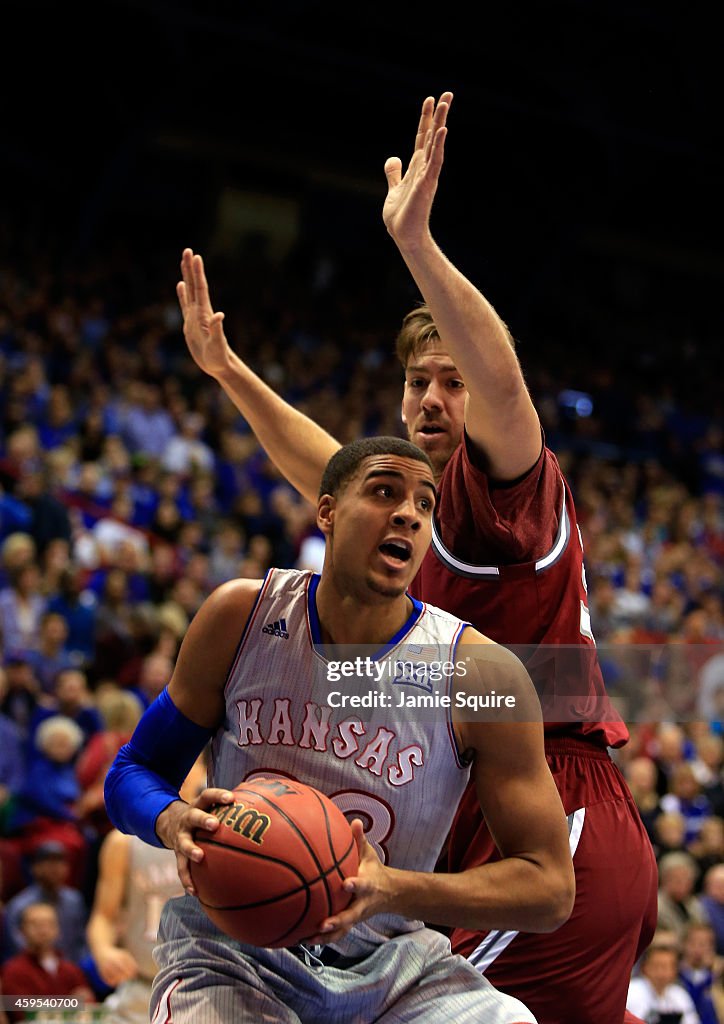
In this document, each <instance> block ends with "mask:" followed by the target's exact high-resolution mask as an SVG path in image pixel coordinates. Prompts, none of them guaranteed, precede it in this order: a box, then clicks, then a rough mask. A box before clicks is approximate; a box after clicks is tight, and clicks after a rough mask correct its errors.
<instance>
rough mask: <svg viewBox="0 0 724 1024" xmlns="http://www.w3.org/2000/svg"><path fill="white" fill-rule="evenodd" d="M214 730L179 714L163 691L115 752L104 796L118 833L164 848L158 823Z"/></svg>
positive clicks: (165, 691) (166, 690)
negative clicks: (118, 830) (127, 739)
mask: <svg viewBox="0 0 724 1024" xmlns="http://www.w3.org/2000/svg"><path fill="white" fill-rule="evenodd" d="M215 732H216V730H215V729H205V728H204V727H203V726H200V725H197V724H196V723H195V722H192V721H191V719H189V718H187V717H186V715H184V714H182V713H181V712H180V711H179V709H178V708H177V707H176V705H175V704H174V702H173V701H172V700H171V697H170V695H169V692H168V687H166V688H165V689H164V690H163V691H162V692H161V693H160V694H159V696H158V697H157V698H156V700H155V701H154V702H153V704H151V706H150V707H149V708H148V709H147V710H146V711H145V712H144V714H143V717H142V718H141V720H140V722H139V723H138V725H137V726H136V729H135V732H134V733H133V736H132V737H131V739H130V740H129V742H128V743H126V744H124V746H122V747H121V749H120V750H119V751H118V753H117V755H116V758H115V760H114V761H113V764H112V765H111V767H110V769H109V771H108V774H107V775H106V780H105V786H104V793H105V801H106V809H107V811H108V816H109V818H110V819H111V821H112V822H113V824H114V825H115V826H116V828H117V829H120V831H121V832H125V833H126V834H128V835H136V836H139V837H140V838H141V839H143V841H144V842H146V843H149V844H150V845H151V846H163V843H162V842H161V840H160V839H159V838H158V836H157V835H156V819H157V818H158V816H159V814H160V813H161V811H163V810H164V808H166V807H168V805H169V804H170V803H173V801H174V800H178V799H179V795H178V791H179V789H180V787H181V785H182V783H183V781H184V779H185V778H186V776H187V775H188V773H189V772H190V771H191V768H192V766H193V764H194V761H195V760H196V758H197V757H198V756H199V754H200V753H201V751H202V750H203V749H204V747H205V746H206V744H207V743H208V741H209V740H210V739H211V737H212V736H213V735H214V733H215Z"/></svg>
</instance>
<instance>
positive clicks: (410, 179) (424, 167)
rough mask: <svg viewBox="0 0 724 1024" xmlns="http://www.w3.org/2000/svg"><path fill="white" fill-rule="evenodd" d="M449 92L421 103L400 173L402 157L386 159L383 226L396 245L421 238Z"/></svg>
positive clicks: (442, 147)
mask: <svg viewBox="0 0 724 1024" xmlns="http://www.w3.org/2000/svg"><path fill="white" fill-rule="evenodd" d="M452 98H453V96H452V93H451V92H444V93H443V94H442V96H441V97H440V99H439V100H438V102H437V104H436V103H435V99H434V97H433V96H428V97H427V99H426V100H425V101H424V103H423V104H422V113H421V114H420V123H419V125H418V128H417V136H416V138H415V148H414V151H413V154H412V158H411V159H410V162H409V164H408V166H407V170H406V171H405V174H404V176H403V174H402V161H401V160H400V158H399V157H397V156H391V157H389V158H388V159H387V161H386V162H385V176H386V177H387V198H386V199H385V205H384V207H383V208H382V219H383V221H384V222H385V226H386V228H387V230H388V231H389V233H390V234H391V235H392V237H393V238H394V239H395V241H396V242H397V244H398V245H400V246H405V245H414V244H415V243H417V242H420V241H422V240H423V238H424V236H425V234H426V232H427V230H428V224H429V220H430V211H431V209H432V201H433V199H434V198H435V192H436V191H437V183H438V179H439V177H440V169H441V167H442V162H443V155H444V150H445V136H446V135H447V127H446V121H447V115H448V111H449V109H450V104H451V103H452Z"/></svg>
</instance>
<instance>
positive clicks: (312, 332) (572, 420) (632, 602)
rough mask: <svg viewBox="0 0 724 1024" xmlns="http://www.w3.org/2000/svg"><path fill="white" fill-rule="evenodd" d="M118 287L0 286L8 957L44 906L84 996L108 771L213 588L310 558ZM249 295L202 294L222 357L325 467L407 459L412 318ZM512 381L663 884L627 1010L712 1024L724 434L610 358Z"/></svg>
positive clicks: (706, 408) (0, 775) (281, 490)
mask: <svg viewBox="0 0 724 1024" xmlns="http://www.w3.org/2000/svg"><path fill="white" fill-rule="evenodd" d="M124 267H125V269H124ZM127 267H128V264H124V263H123V262H122V261H120V262H114V261H113V260H109V261H108V264H107V265H102V264H101V265H94V266H93V268H92V269H86V270H84V271H80V270H75V271H71V270H68V271H67V272H66V273H65V274H64V275H61V276H60V277H58V276H57V275H52V274H50V273H49V272H48V271H47V269H46V268H45V266H44V265H43V263H42V261H40V260H39V261H38V262H37V263H36V264H34V265H32V266H30V267H28V268H27V269H25V270H23V271H22V272H21V271H20V270H17V269H14V268H12V267H8V266H2V265H0V652H1V654H2V658H1V661H0V855H1V856H0V866H1V867H2V890H1V891H2V898H3V900H4V901H5V903H6V906H5V913H4V928H3V949H2V957H3V959H7V958H9V957H11V956H13V955H14V954H15V953H16V952H17V950H18V949H19V948H20V947H21V945H22V942H23V937H22V935H21V934H20V932H19V930H18V917H17V915H18V913H19V911H20V909H21V908H22V904H23V901H24V900H25V899H27V892H28V890H29V889H30V890H31V892H36V893H37V891H38V890H37V887H38V886H40V887H41V889H42V891H43V892H45V893H46V894H48V893H50V894H51V895H52V900H51V902H54V903H55V904H56V905H57V909H58V916H59V927H60V928H61V931H62V932H63V931H64V939H63V941H64V943H65V942H66V941H67V945H66V944H64V945H63V949H64V950H65V951H66V954H67V956H68V957H69V959H71V960H72V961H73V962H75V963H76V964H79V963H83V964H85V969H86V971H87V972H88V973H87V977H88V978H89V979H90V981H91V984H93V985H95V987H96V991H97V993H100V994H102V993H103V992H104V989H103V986H102V984H101V983H100V982H99V980H98V979H97V978H95V979H94V977H93V965H92V963H91V964H88V962H87V959H86V960H84V957H87V950H86V949H85V943H84V938H83V928H84V921H85V920H86V919H87V914H88V910H89V908H90V906H91V904H92V900H93V893H94V887H95V882H96V874H97V859H98V851H99V848H100V844H101V843H102V841H103V839H104V837H105V836H106V835H107V834H108V832H109V831H110V829H111V825H110V822H109V820H108V818H107V815H106V813H105V809H104V805H103V779H104V776H105V772H106V771H107V769H108V766H109V765H110V763H111V761H112V759H113V757H114V756H115V753H116V751H117V750H118V748H119V746H120V745H121V744H122V743H124V742H125V741H126V740H127V739H128V737H129V736H130V734H131V732H132V730H133V728H134V726H135V723H136V722H137V721H138V718H139V717H140V715H141V713H142V711H143V709H144V707H146V706H147V705H148V703H149V702H150V701H152V700H153V699H154V698H155V696H156V695H157V694H158V693H159V692H160V690H161V689H162V688H163V686H164V685H165V684H166V683H167V681H168V679H169V677H170V674H171V670H172V667H173V664H174V659H175V657H176V654H177V651H178V648H179V644H180V642H181V639H182V638H183V636H184V633H185V631H186V629H187V627H188V625H189V622H190V621H191V619H192V618H193V616H194V614H195V613H196V611H197V609H198V608H199V606H200V604H201V603H202V601H203V600H204V599H205V598H206V596H207V595H208V594H209V593H210V592H211V590H212V589H213V588H215V587H217V586H218V585H219V584H221V583H223V582H224V581H226V580H229V579H231V578H234V577H239V576H245V577H252V578H259V577H261V576H263V575H264V573H265V571H266V569H267V568H268V567H269V566H270V565H278V566H282V567H288V566H299V567H309V568H319V567H320V566H321V559H322V554H323V544H322V540H321V535H320V534H319V532H318V531H317V529H316V526H315V517H314V509H313V508H312V507H311V506H310V505H308V504H307V503H306V502H304V501H303V500H301V499H300V497H299V496H298V495H297V494H296V492H294V490H293V489H292V488H290V487H289V486H288V485H287V484H286V483H285V482H284V480H283V479H282V478H281V477H280V475H279V473H278V472H277V470H276V469H275V467H274V466H273V465H272V464H271V463H270V461H269V460H268V459H267V458H266V457H265V455H264V453H263V452H262V451H261V450H260V449H259V447H258V446H257V444H256V442H255V440H254V438H253V436H252V435H251V433H250V431H249V429H248V427H247V425H246V423H245V422H244V421H243V420H242V419H241V418H240V417H239V416H238V414H237V413H236V411H235V409H234V408H233V407H232V406H231V404H230V403H229V402H228V400H227V399H226V398H225V396H224V395H223V393H222V392H221V390H220V389H219V388H218V387H217V385H216V384H215V383H214V382H213V381H210V380H209V379H208V378H206V377H204V376H203V375H202V374H201V373H200V372H199V371H198V369H197V368H196V367H195V366H194V364H193V362H192V360H191V358H190V356H189V355H188V353H187V351H186V348H185V344H184V341H183V336H182V333H181V329H180V328H181V324H180V316H179V310H178V307H177V303H176V299H175V295H174V292H173V285H174V283H175V277H174V276H173V266H169V267H167V268H165V270H164V272H163V273H159V274H158V275H153V274H150V275H149V277H148V278H147V279H146V278H144V277H143V275H141V274H138V273H135V274H131V273H130V272H129V271H128V269H127ZM245 269H246V273H245V277H244V286H243V289H239V293H238V294H236V293H235V291H234V287H233V282H230V281H228V280H221V281H220V282H219V292H220V293H221V295H222V296H223V301H222V302H221V303H220V307H221V308H223V309H224V310H225V311H226V313H227V318H226V329H227V333H228V335H229V337H230V340H231V342H232V345H233V346H234V347H235V348H236V350H237V351H238V352H239V354H240V355H241V356H242V357H243V358H245V359H247V360H248V361H249V362H250V363H251V365H252V366H253V367H254V368H255V369H256V370H257V371H258V372H259V373H260V374H261V375H262V376H263V377H264V378H265V379H266V380H267V381H268V382H269V383H270V384H271V385H272V386H273V387H275V388H276V389H277V390H278V391H280V392H281V393H282V394H283V395H285V397H287V398H288V399H289V400H290V401H291V402H293V404H295V405H296V406H297V407H299V408H302V409H304V410H305V411H306V412H308V413H309V414H310V415H311V416H312V417H313V418H314V419H316V420H317V421H318V422H320V423H321V424H322V425H323V426H324V427H325V428H327V429H328V430H329V431H330V432H331V433H332V434H333V435H335V436H336V437H337V438H338V439H339V440H340V441H342V442H345V441H348V440H352V439H354V438H356V437H359V436H361V435H363V434H373V433H375V434H378V433H399V434H401V433H402V425H401V422H400V420H399V416H398V414H397V409H398V407H399V397H400V392H401V376H402V375H401V371H400V368H399V367H398V366H397V365H396V363H395V361H394V357H393V354H392V352H393V341H394V335H395V332H396V329H397V326H398V323H399V321H400V320H401V318H402V315H403V314H404V312H406V309H405V308H399V309H398V310H397V311H396V312H395V313H394V314H391V313H390V310H389V309H388V308H385V306H384V305H383V304H382V303H375V301H374V296H372V295H370V293H369V290H368V289H366V288H365V287H363V285H362V284H361V283H360V280H359V278H358V277H355V276H354V275H352V276H351V277H348V278H345V277H343V276H342V277H340V276H339V275H338V276H335V273H334V268H333V267H330V266H329V265H328V264H327V263H325V262H324V261H319V262H318V263H317V264H315V266H314V268H313V269H312V272H311V273H310V272H307V273H306V274H305V275H300V274H299V273H298V272H295V267H294V265H291V266H287V267H284V268H281V269H280V268H276V269H275V268H272V267H264V268H262V269H263V273H262V270H261V269H260V268H259V267H258V266H257V265H250V266H249V267H247V268H245ZM210 276H211V280H212V285H213V283H214V280H215V278H214V276H213V271H212V273H211V275H210ZM395 317H397V319H395ZM627 343H628V342H627V341H626V344H627ZM622 344H623V342H622ZM609 354H610V365H609V363H607V355H609ZM521 358H522V360H523V362H524V365H525V369H526V375H527V379H528V382H529V385H530V388H531V391H532V393H533V395H534V398H535V400H536V403H537V406H538V408H539V409H540V413H541V418H542V422H543V425H544V428H545V431H546V437H547V440H548V443H549V444H550V445H551V447H553V449H554V451H556V453H557V455H558V457H559V460H560V462H561V465H562V467H563V470H564V472H565V473H566V476H567V478H568V480H569V483H570V485H571V487H572V490H573V493H574V498H575V501H576V504H577V508H578V514H579V520H580V525H581V530H582V534H583V540H584V546H585V550H586V567H587V577H588V586H589V596H590V606H591V620H592V628H593V631H594V633H595V635H596V638H597V641H598V643H599V648H600V652H601V661H602V665H603V668H604V674H605V676H606V681H607V684H608V686H609V689H610V692H611V694H612V696H613V698H614V700H615V702H616V703H617V706H618V708H619V710H620V711H621V713H622V715H623V716H624V718H625V719H626V721H627V722H628V723H629V725H630V730H631V735H632V739H631V742H630V743H629V744H628V746H626V747H625V748H623V749H622V750H621V751H619V752H617V754H616V756H617V758H618V760H619V763H620V766H621V768H622V770H623V771H624V772H625V774H626V776H627V778H628V780H629V784H630V786H631V789H632V791H633V793H634V797H635V799H636V802H637V804H638V806H639V808H640V810H641V814H642V817H643V820H644V822H645V823H646V827H647V829H648V830H649V833H650V835H651V838H652V841H653V843H654V846H655V848H656V851H657V856H658V858H659V865H660V872H661V915H660V934H659V935H658V936H657V943H656V946H657V948H656V949H655V950H654V953H653V954H651V956H650V958H649V960H648V961H647V963H644V964H642V965H641V972H642V974H641V978H642V979H643V981H642V984H647V985H653V982H649V981H648V980H647V979H648V978H649V977H650V976H652V975H655V976H656V977H657V978H658V977H663V978H664V979H666V978H668V975H669V974H672V977H671V979H670V980H669V981H666V984H670V983H672V982H674V981H675V979H676V978H677V976H678V975H679V972H680V971H681V972H682V974H681V979H683V980H682V984H684V985H685V986H687V987H688V988H689V990H690V991H692V992H694V990H696V991H698V990H699V989H701V992H703V993H704V996H702V995H701V993H700V994H699V995H698V996H696V998H697V999H699V1009H698V1014H699V1019H700V1021H701V1024H712V1022H716V1021H724V1009H722V1003H724V983H722V981H721V967H720V961H719V959H718V957H724V727H723V725H722V723H723V722H724V646H723V644H724V606H723V599H724V598H723V595H724V588H723V586H722V574H723V572H724V449H723V446H722V439H723V437H724V431H723V424H724V419H723V415H722V407H721V405H717V403H716V401H715V400H714V397H713V396H714V395H715V393H716V389H714V390H712V388H711V382H710V381H708V380H707V379H706V367H701V366H699V367H698V369H697V372H698V373H700V374H701V375H702V384H701V388H697V387H696V386H695V385H693V384H692V382H691V381H687V382H686V386H684V385H683V383H682V382H679V381H677V379H676V378H675V376H674V377H673V378H672V377H667V376H664V375H661V374H658V375H657V374H651V375H650V376H648V377H647V376H641V375H634V377H633V378H628V379H622V378H621V376H620V374H619V373H618V372H617V367H618V366H619V365H620V363H619V362H617V360H620V358H621V352H620V346H619V349H616V346H615V344H613V343H612V346H611V349H610V353H607V352H604V351H602V352H600V353H598V354H597V356H596V361H595V364H594V363H592V362H588V363H587V362H585V361H584V359H583V355H582V354H580V355H579V362H578V363H577V364H576V363H573V364H572V363H571V362H570V357H569V354H566V355H565V358H564V355H563V354H562V353H560V352H559V353H557V354H556V352H555V351H552V352H546V353H545V354H543V353H538V352H535V353H529V352H528V351H527V350H526V351H525V352H523V353H522V354H521ZM688 365H689V366H690V367H693V366H695V365H696V361H695V360H692V361H690V362H689V364H688ZM679 384H681V387H679ZM574 388H575V390H573V389H574ZM692 393H694V394H695V395H698V396H699V398H700V399H701V401H700V403H699V404H698V405H697V404H696V403H695V402H692ZM49 878H50V880H48V879H49ZM33 886H35V887H36V889H35V890H33V889H32V887H33ZM61 893H62V894H63V895H62V898H61V895H60V894H61ZM67 893H72V894H74V895H73V897H72V898H68V897H67ZM18 900H19V901H20V903H18V902H17V901H18ZM657 971H658V972H659V973H658V974H657V973H656V972H657ZM647 972H648V973H647ZM672 972H673V973H672ZM687 972H688V973H687ZM707 972H709V974H707ZM710 976H711V977H710ZM687 978H689V979H690V983H689V981H687V980H686V979H687ZM706 978H708V979H709V982H708V987H707V985H706V984H703V985H702V981H704V980H706ZM712 978H713V985H712ZM691 979H693V980H691ZM639 980H640V979H639ZM656 984H659V982H658V981H657V982H656ZM661 984H664V983H663V982H661ZM697 986H698V989H697ZM709 989H712V990H713V994H710V993H709ZM695 995H696V993H695ZM704 999H705V1001H702V1000H704ZM706 1001H708V1002H706ZM694 1019H695V1018H692V1020H694Z"/></svg>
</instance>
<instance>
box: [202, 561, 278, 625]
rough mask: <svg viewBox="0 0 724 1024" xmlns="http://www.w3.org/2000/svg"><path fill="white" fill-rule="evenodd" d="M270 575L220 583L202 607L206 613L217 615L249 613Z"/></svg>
mask: <svg viewBox="0 0 724 1024" xmlns="http://www.w3.org/2000/svg"><path fill="white" fill-rule="evenodd" d="M271 571H272V570H270V572H271ZM268 575H269V574H267V577H265V578H264V579H234V580H228V581H227V582H226V583H222V584H220V585H219V586H218V587H216V588H215V589H214V590H212V591H211V593H210V594H209V596H208V597H207V598H206V600H205V601H204V604H203V606H202V607H203V610H204V612H205V614H206V615H208V614H213V615H214V616H215V617H219V616H226V615H229V616H232V617H233V616H237V615H244V614H248V613H249V612H250V611H251V609H252V607H253V606H254V602H255V601H256V599H257V598H258V596H259V594H260V592H261V590H262V587H263V586H264V584H265V582H266V579H267V578H268Z"/></svg>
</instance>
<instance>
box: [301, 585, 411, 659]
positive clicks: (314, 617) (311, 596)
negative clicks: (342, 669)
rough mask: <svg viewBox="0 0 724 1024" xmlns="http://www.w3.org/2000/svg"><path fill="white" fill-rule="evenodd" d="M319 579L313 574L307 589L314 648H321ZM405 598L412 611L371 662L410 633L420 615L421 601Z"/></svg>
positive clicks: (308, 612)
mask: <svg viewBox="0 0 724 1024" xmlns="http://www.w3.org/2000/svg"><path fill="white" fill-rule="evenodd" d="M321 578H322V577H321V576H320V575H319V573H316V572H315V573H313V574H312V578H311V580H310V581H309V586H308V588H307V614H308V616H309V628H310V631H311V633H312V644H313V645H314V646H315V647H322V646H323V642H322V627H321V626H320V624H319V612H318V611H317V587H318V586H319V581H320V580H321ZM407 596H408V597H409V598H410V600H411V601H412V611H411V612H410V614H409V616H408V617H407V621H406V622H405V623H404V625H403V626H402V627H401V628H400V629H398V630H397V632H396V633H395V635H394V636H393V637H392V638H391V639H390V640H388V641H387V643H386V644H383V646H382V647H380V649H379V650H378V651H376V652H375V654H374V655H373V657H372V659H371V660H372V661H377V660H378V659H379V658H382V657H383V656H384V655H385V654H387V653H388V652H389V651H391V650H392V648H393V647H396V646H397V644H399V642H400V640H402V638H403V637H404V636H405V634H406V633H409V632H410V630H411V629H412V627H413V626H414V625H415V623H416V622H417V620H418V619H419V618H420V616H421V615H422V611H423V608H424V605H423V603H422V601H418V600H417V598H416V597H412V596H411V595H410V594H408V595H407Z"/></svg>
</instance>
